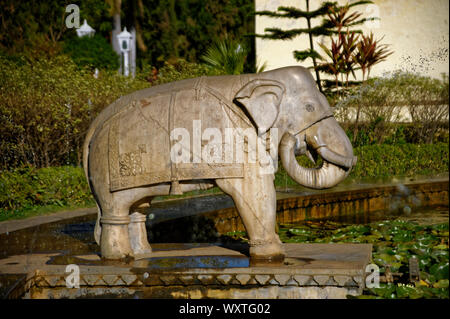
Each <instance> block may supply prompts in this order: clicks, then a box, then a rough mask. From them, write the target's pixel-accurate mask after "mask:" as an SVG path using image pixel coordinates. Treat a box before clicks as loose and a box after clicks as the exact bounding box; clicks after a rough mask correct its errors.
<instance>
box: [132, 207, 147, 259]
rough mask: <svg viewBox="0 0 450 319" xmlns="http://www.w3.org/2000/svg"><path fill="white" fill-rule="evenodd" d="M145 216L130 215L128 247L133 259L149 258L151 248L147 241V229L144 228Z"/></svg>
mask: <svg viewBox="0 0 450 319" xmlns="http://www.w3.org/2000/svg"><path fill="white" fill-rule="evenodd" d="M145 220H146V216H145V215H144V214H141V213H138V212H135V213H133V214H131V215H130V224H129V225H128V232H129V234H130V245H131V249H132V250H133V254H134V257H135V259H142V258H147V257H150V256H151V254H152V248H151V247H150V244H149V243H148V240H147V229H146V228H145Z"/></svg>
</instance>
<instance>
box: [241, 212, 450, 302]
mask: <svg viewBox="0 0 450 319" xmlns="http://www.w3.org/2000/svg"><path fill="white" fill-rule="evenodd" d="M448 229H449V228H448V223H444V224H435V225H418V224H416V223H414V222H408V221H404V220H384V221H381V222H373V223H370V224H363V225H343V224H338V223H334V222H331V221H317V222H314V221H307V222H305V223H303V224H300V225H281V226H280V227H279V235H280V239H281V240H282V241H283V242H287V243H369V244H372V245H373V253H372V262H373V263H375V264H376V265H377V266H378V267H379V268H380V274H381V275H384V274H386V273H387V272H388V271H389V272H390V273H398V272H401V273H402V274H403V275H402V277H400V278H399V279H397V281H396V282H394V283H381V284H380V288H370V289H366V290H365V292H364V295H363V296H361V298H367V296H372V297H373V298H375V297H378V298H389V299H392V298H411V299H417V298H447V299H448V298H449V294H448V275H449V273H448V256H449V255H448ZM241 236H242V235H241ZM413 256H415V257H416V258H418V260H419V268H420V272H421V279H422V280H421V281H420V282H417V283H415V284H408V285H406V283H407V282H408V281H409V267H408V263H409V259H410V258H411V257H413Z"/></svg>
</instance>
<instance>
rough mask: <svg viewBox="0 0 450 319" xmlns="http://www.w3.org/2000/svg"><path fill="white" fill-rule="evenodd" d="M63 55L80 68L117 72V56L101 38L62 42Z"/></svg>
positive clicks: (71, 39)
mask: <svg viewBox="0 0 450 319" xmlns="http://www.w3.org/2000/svg"><path fill="white" fill-rule="evenodd" d="M64 53H66V54H67V55H69V56H70V57H71V59H72V60H73V62H75V64H76V65H78V66H80V67H90V68H98V69H108V70H117V69H118V68H119V56H118V55H117V53H116V52H115V51H114V50H113V48H112V46H111V44H110V43H109V42H108V41H107V40H106V39H105V38H103V37H102V36H100V35H94V36H93V37H87V36H85V37H81V38H79V37H73V38H70V39H68V40H66V41H64Z"/></svg>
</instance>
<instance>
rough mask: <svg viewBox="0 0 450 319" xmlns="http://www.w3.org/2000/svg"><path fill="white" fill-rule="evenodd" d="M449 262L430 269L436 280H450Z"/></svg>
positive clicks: (435, 265)
mask: <svg viewBox="0 0 450 319" xmlns="http://www.w3.org/2000/svg"><path fill="white" fill-rule="evenodd" d="M448 270H449V269H448V260H447V262H444V263H440V264H434V265H433V266H431V267H430V274H432V275H433V276H435V277H436V280H440V279H448Z"/></svg>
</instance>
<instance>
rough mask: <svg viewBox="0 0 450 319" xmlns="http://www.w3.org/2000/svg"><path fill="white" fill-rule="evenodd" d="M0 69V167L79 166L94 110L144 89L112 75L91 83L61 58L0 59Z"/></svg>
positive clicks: (86, 72) (134, 81)
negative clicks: (25, 165) (18, 60)
mask: <svg viewBox="0 0 450 319" xmlns="http://www.w3.org/2000/svg"><path fill="white" fill-rule="evenodd" d="M0 65H1V67H0V136H2V138H1V140H0V154H1V156H0V169H9V168H13V167H19V166H21V165H22V164H27V165H33V166H35V167H48V166H59V165H67V164H76V165H79V164H80V163H81V154H82V145H83V141H84V137H85V133H86V131H87V128H88V126H89V124H90V122H91V120H93V119H94V118H95V116H96V115H97V114H98V112H100V111H101V110H102V109H103V108H104V107H106V106H107V105H109V104H110V103H112V102H113V101H114V100H116V99H117V98H119V97H120V96H121V95H125V94H128V93H131V92H133V91H136V90H138V89H142V88H145V87H148V86H149V84H148V83H147V82H145V81H142V80H140V79H132V78H126V77H123V76H120V75H118V74H117V72H113V71H111V72H107V71H102V72H101V73H100V76H99V78H98V79H95V78H94V77H93V76H92V72H91V71H90V70H88V69H85V68H81V69H80V68H79V67H77V65H76V64H75V63H74V62H72V61H71V60H70V59H69V58H68V57H66V56H58V57H56V58H53V59H41V60H36V61H33V62H29V61H25V60H24V59H23V60H21V61H20V63H19V62H13V61H11V60H7V59H5V58H2V57H0Z"/></svg>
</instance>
